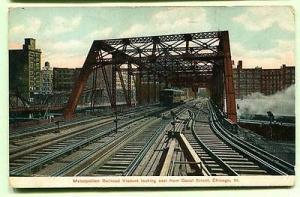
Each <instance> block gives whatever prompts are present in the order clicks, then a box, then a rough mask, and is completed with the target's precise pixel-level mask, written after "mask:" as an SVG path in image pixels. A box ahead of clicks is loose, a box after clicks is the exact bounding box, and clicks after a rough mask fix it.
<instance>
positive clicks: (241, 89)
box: [233, 60, 295, 99]
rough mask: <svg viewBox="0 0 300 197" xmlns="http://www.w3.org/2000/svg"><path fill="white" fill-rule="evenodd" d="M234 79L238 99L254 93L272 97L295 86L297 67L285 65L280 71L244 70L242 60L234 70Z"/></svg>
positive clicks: (257, 68)
mask: <svg viewBox="0 0 300 197" xmlns="http://www.w3.org/2000/svg"><path fill="white" fill-rule="evenodd" d="M233 78H234V86H235V94H236V98H239V99H242V98H243V97H245V96H247V95H250V94H251V93H254V92H260V93H263V94H265V95H270V94H274V93H276V92H278V91H280V90H284V89H286V88H288V87H289V86H291V85H292V84H295V67H294V66H286V65H285V64H284V65H282V66H281V67H280V68H279V69H262V68H261V67H255V68H243V62H242V61H241V60H240V61H238V64H237V67H236V68H234V69H233Z"/></svg>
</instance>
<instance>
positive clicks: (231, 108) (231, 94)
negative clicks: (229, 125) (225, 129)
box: [221, 31, 237, 122]
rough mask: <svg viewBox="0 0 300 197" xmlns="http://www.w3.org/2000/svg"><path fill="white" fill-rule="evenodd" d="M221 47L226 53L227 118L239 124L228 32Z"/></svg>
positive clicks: (223, 36)
mask: <svg viewBox="0 0 300 197" xmlns="http://www.w3.org/2000/svg"><path fill="white" fill-rule="evenodd" d="M221 43H222V45H221V47H222V48H223V53H224V59H223V63H224V75H225V94H226V109H227V116H228V118H229V119H230V120H231V121H232V122H237V114H236V102H235V90H234V84H233V71H232V61H231V53H230V44H229V34H228V31H224V32H222V36H221Z"/></svg>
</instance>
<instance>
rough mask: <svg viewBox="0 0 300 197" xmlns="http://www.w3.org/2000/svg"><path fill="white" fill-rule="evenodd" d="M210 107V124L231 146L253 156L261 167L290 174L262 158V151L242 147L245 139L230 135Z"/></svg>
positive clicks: (272, 171) (279, 173)
mask: <svg viewBox="0 0 300 197" xmlns="http://www.w3.org/2000/svg"><path fill="white" fill-rule="evenodd" d="M209 108H210V111H211V124H210V125H211V128H212V129H213V131H214V132H215V133H216V134H217V135H218V136H219V137H220V138H221V139H223V140H224V141H225V142H226V143H227V144H229V145H230V146H232V147H234V148H235V149H236V150H238V151H239V152H241V153H242V154H243V155H245V156H248V157H249V158H251V159H252V160H253V161H255V162H256V163H257V164H259V165H260V166H261V167H263V168H264V169H265V170H267V171H268V172H269V173H270V172H271V173H273V174H276V175H288V174H287V173H286V172H284V171H282V170H280V169H278V168H277V167H275V166H274V165H273V163H274V162H270V161H265V160H264V159H263V158H262V155H261V153H257V152H254V151H252V150H251V149H250V148H249V147H247V146H245V147H244V148H242V147H241V143H243V142H244V141H243V140H240V142H239V141H238V140H236V139H234V138H232V137H231V136H229V135H228V130H227V129H226V128H224V127H223V126H222V125H221V124H220V122H219V121H218V118H217V116H216V114H215V111H214V110H213V109H212V106H211V104H209Z"/></svg>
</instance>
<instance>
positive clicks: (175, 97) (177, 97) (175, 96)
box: [159, 89, 186, 106]
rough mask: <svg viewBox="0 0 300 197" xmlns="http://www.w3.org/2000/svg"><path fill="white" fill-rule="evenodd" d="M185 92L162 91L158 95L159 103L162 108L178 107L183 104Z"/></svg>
mask: <svg viewBox="0 0 300 197" xmlns="http://www.w3.org/2000/svg"><path fill="white" fill-rule="evenodd" d="M185 97H186V95H185V92H184V91H182V90H176V89H163V90H161V91H160V93H159V102H160V103H161V104H162V105H164V106H172V105H178V104H181V103H183V102H184V100H185Z"/></svg>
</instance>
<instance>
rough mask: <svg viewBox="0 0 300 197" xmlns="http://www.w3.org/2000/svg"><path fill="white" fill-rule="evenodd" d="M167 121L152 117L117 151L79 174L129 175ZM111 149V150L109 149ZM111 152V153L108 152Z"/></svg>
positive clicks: (161, 131) (119, 146)
mask: <svg viewBox="0 0 300 197" xmlns="http://www.w3.org/2000/svg"><path fill="white" fill-rule="evenodd" d="M168 122H169V121H168V120H163V121H160V120H158V119H154V120H151V121H149V123H148V124H147V125H148V126H147V125H146V126H143V127H141V128H139V129H138V130H137V131H136V132H140V133H139V134H138V135H137V136H136V137H134V138H132V139H131V140H129V141H128V142H127V143H125V144H119V145H118V146H116V149H117V151H115V152H114V153H113V154H112V155H110V156H109V157H108V158H107V159H105V161H100V162H95V163H94V164H93V165H91V166H89V167H88V168H86V169H85V170H84V171H82V172H80V173H79V174H77V175H79V176H130V175H132V173H133V172H134V170H135V169H136V168H137V167H138V166H139V164H140V162H141V160H142V159H143V158H144V156H145V154H146V153H147V152H148V150H149V149H150V148H151V146H152V145H153V142H154V141H155V140H156V139H157V138H158V137H159V135H161V134H163V131H164V128H165V126H166V125H167V123H168ZM110 151H111V150H110ZM109 154H111V153H109Z"/></svg>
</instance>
